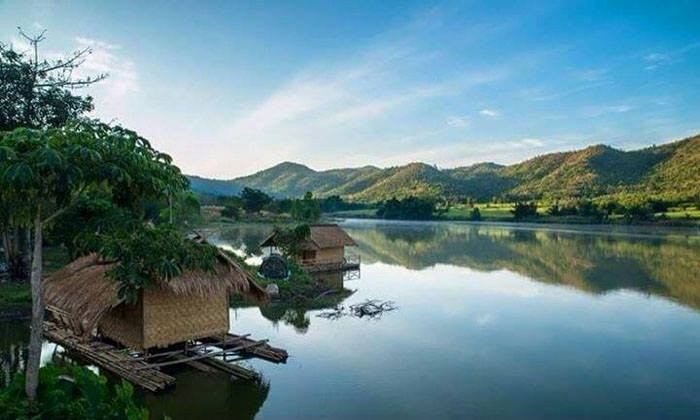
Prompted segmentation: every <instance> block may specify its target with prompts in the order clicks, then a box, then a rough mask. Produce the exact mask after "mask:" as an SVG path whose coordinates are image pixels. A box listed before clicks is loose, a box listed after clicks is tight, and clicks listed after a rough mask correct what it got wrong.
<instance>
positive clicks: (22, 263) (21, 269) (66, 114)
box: [0, 28, 106, 280]
mask: <svg viewBox="0 0 700 420" xmlns="http://www.w3.org/2000/svg"><path fill="white" fill-rule="evenodd" d="M45 32H46V31H43V32H41V33H40V34H39V35H38V36H29V35H27V34H26V33H25V32H24V31H22V29H21V28H20V29H19V33H20V36H22V37H23V38H24V39H25V40H27V41H28V42H29V44H30V46H31V48H32V51H31V53H30V54H31V55H28V54H27V53H24V52H16V51H14V50H13V49H12V48H11V47H8V46H7V45H5V44H2V43H0V131H10V130H13V129H15V128H18V127H27V128H49V127H60V126H62V125H64V124H65V123H66V122H67V121H69V120H71V119H75V118H77V117H79V116H81V115H83V114H84V113H86V112H89V111H91V110H92V109H93V105H92V98H91V97H90V96H76V95H73V93H72V91H71V90H72V89H74V88H79V87H85V86H89V85H91V84H93V83H96V82H98V81H100V80H102V79H104V78H105V77H106V74H98V75H95V76H93V77H86V78H74V77H73V72H74V71H75V70H76V69H78V68H79V67H80V65H81V64H82V63H83V62H84V61H85V58H86V57H87V56H88V55H90V54H91V53H92V51H91V50H90V48H84V49H82V50H78V51H75V52H73V53H72V54H70V55H68V56H66V57H62V58H58V59H52V60H45V59H44V60H40V59H39V44H40V43H41V42H42V41H43V40H44V39H45V37H44V34H45ZM13 206H14V203H9V202H6V201H0V207H13ZM0 213H1V212H0ZM8 217H9V216H8V215H7V214H0V235H2V238H3V245H4V247H3V248H4V250H5V258H6V260H7V263H8V265H9V269H10V272H11V273H12V277H13V278H14V279H21V280H23V279H26V278H27V277H28V265H29V260H30V258H29V256H30V253H31V234H30V230H29V229H28V228H26V226H18V225H17V224H16V223H14V220H9V219H8Z"/></svg>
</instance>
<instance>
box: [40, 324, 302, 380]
mask: <svg viewBox="0 0 700 420" xmlns="http://www.w3.org/2000/svg"><path fill="white" fill-rule="evenodd" d="M44 336H45V337H46V338H47V339H48V340H50V341H52V342H54V343H56V344H58V345H60V346H61V347H63V348H64V349H65V350H66V351H67V352H68V353H69V354H71V355H75V356H77V357H78V358H80V359H82V360H84V361H85V362H87V363H90V364H94V365H96V366H98V367H100V368H101V369H104V370H106V371H108V372H110V373H112V374H114V375H116V376H118V377H120V378H123V379H125V380H128V381H129V382H131V383H133V384H134V385H137V386H139V387H141V388H144V389H147V390H149V391H152V392H157V391H162V390H164V389H166V388H169V387H171V386H173V385H174V384H175V378H174V377H173V376H170V375H168V374H167V373H164V372H163V371H162V369H163V368H166V367H171V366H175V365H183V364H185V365H188V366H190V367H192V368H195V369H197V370H200V371H203V372H215V371H221V372H225V373H227V374H229V375H232V376H234V377H236V378H238V379H243V380H252V379H255V378H257V377H258V374H257V373H256V372H255V371H252V370H250V369H246V368H244V367H242V366H239V365H237V364H235V363H233V362H235V361H238V360H243V359H247V358H251V357H258V358H261V359H264V360H267V361H270V362H274V363H284V362H286V360H287V357H288V354H287V352H286V351H285V350H284V349H280V348H276V347H272V346H270V345H268V344H267V340H254V339H251V338H249V335H247V334H246V335H235V334H230V333H229V334H227V335H226V336H225V337H223V338H222V337H218V338H217V337H207V338H204V339H200V340H197V341H194V342H188V343H183V344H182V345H181V346H178V347H176V348H172V349H166V350H163V351H159V352H156V353H136V352H133V351H130V350H129V349H126V348H123V347H117V346H116V345H113V344H111V343H109V342H106V341H102V340H100V339H99V338H97V337H93V338H92V339H91V340H89V341H86V340H84V339H81V338H80V337H77V336H76V335H74V334H73V333H72V332H71V330H69V329H66V328H63V327H61V326H60V325H59V324H57V323H54V322H50V321H46V322H44ZM230 357H231V358H230Z"/></svg>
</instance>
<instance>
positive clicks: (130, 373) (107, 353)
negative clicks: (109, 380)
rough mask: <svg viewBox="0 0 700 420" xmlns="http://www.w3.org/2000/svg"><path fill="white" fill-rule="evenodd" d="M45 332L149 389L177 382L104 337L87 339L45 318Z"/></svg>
mask: <svg viewBox="0 0 700 420" xmlns="http://www.w3.org/2000/svg"><path fill="white" fill-rule="evenodd" d="M44 336H45V337H46V338H48V339H49V340H51V341H53V342H54V343H56V344H58V345H60V346H61V347H63V348H64V349H66V350H67V351H68V352H70V353H73V354H75V355H77V356H78V357H80V358H81V359H84V360H85V361H86V362H88V363H91V364H94V365H96V366H98V367H99V368H101V369H104V370H107V371H108V372H110V373H112V374H114V375H117V376H119V377H121V378H124V379H126V380H128V381H129V382H131V383H133V384H135V385H138V386H140V387H142V388H145V389H147V390H149V391H153V392H155V391H160V390H163V389H165V388H167V387H168V386H170V385H172V384H174V383H175V378H174V377H172V376H170V375H167V374H165V373H163V372H161V371H160V370H158V369H154V368H149V367H148V364H147V363H146V362H145V361H140V360H132V358H131V357H129V355H128V354H127V353H126V352H125V351H124V350H123V349H118V348H116V347H114V346H112V345H110V344H107V343H103V342H101V341H94V340H93V341H88V342H83V341H81V340H80V338H79V337H76V336H75V335H73V333H71V332H70V330H67V329H63V328H60V327H59V326H58V325H57V324H54V323H52V322H44ZM134 368H142V369H138V370H136V369H134Z"/></svg>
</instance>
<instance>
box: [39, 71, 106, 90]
mask: <svg viewBox="0 0 700 420" xmlns="http://www.w3.org/2000/svg"><path fill="white" fill-rule="evenodd" d="M106 78H107V74H100V75H99V76H97V77H95V78H94V79H89V80H74V81H55V82H51V83H37V84H36V85H35V86H36V87H38V88H42V87H59V86H60V87H64V86H69V87H82V86H89V85H91V84H93V83H97V82H101V81H102V80H104V79H106Z"/></svg>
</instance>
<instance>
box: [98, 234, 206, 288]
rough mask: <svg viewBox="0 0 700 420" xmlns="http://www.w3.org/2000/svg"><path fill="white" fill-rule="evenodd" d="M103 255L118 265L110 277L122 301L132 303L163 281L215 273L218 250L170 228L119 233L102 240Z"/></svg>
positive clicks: (106, 236)
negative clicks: (195, 273) (191, 272)
mask: <svg viewBox="0 0 700 420" xmlns="http://www.w3.org/2000/svg"><path fill="white" fill-rule="evenodd" d="M101 242H102V243H103V247H102V250H101V255H102V256H103V257H104V258H106V259H107V260H111V261H118V262H119V264H117V265H116V266H115V267H114V268H112V269H111V270H110V271H109V275H110V276H111V277H112V278H114V280H116V281H117V282H119V297H120V298H126V299H127V301H128V302H135V301H136V300H137V299H138V292H139V291H140V290H141V289H143V288H147V287H149V286H151V285H153V284H154V282H156V281H158V280H159V279H162V280H165V281H167V280H169V279H172V278H174V277H178V276H179V275H181V274H182V273H183V272H184V271H186V270H203V271H212V270H213V269H214V264H215V262H216V248H215V247H213V246H212V245H208V244H198V243H196V242H194V241H192V240H189V239H187V238H186V237H185V235H183V234H182V232H180V231H179V230H177V229H176V228H174V227H173V226H170V225H162V226H153V227H151V226H143V225H141V226H138V227H136V226H135V227H134V229H132V230H122V229H120V230H116V231H114V232H111V233H110V234H107V235H104V236H103V237H102V238H101Z"/></svg>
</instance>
